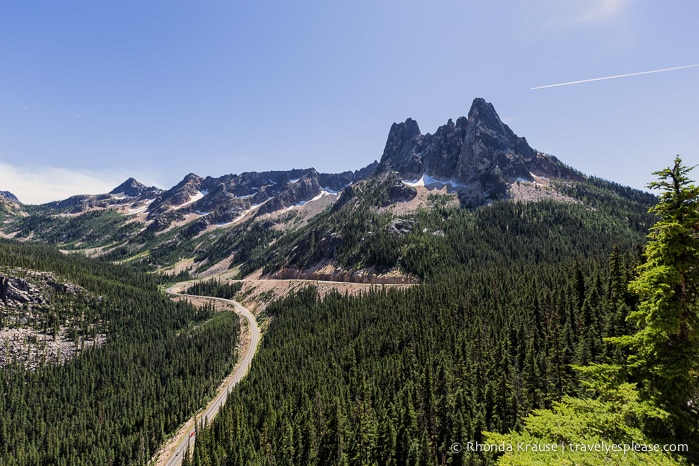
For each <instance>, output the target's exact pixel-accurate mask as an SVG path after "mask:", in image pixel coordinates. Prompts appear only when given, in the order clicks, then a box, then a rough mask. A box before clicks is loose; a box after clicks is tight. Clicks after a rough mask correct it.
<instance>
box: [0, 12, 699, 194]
mask: <svg viewBox="0 0 699 466" xmlns="http://www.w3.org/2000/svg"><path fill="white" fill-rule="evenodd" d="M698 17H699V2H695V1H693V0H685V1H679V0H666V1H664V2H657V1H652V0H570V1H562V0H512V1H493V2H481V1H465V0H461V1H454V0H436V1H431V2H427V1H412V0H369V1H365V0H355V1H352V2H339V1H338V2H336V1H331V0H311V1H303V0H300V1H298V2H287V1H276V0H275V1H272V0H258V1H237V0H228V1H199V2H194V1H178V0H169V1H158V0H139V1H132V0H123V1H119V2H95V1H93V0H85V1H73V0H63V1H61V2H56V1H48V0H47V1H19V0H17V1H5V2H2V3H0V190H9V191H12V192H13V193H15V194H16V195H17V196H18V197H19V198H20V200H22V201H23V202H25V203H38V202H46V201H49V200H56V199H62V198H65V197H68V196H69V195H72V194H78V193H92V194H96V193H102V192H107V191H109V190H111V189H112V188H113V187H115V186H116V185H117V184H119V183H120V182H121V181H123V180H124V179H125V178H127V177H129V176H134V177H136V178H137V179H139V180H141V181H142V182H144V183H147V184H155V185H158V186H160V187H171V186H172V185H174V184H175V183H177V182H178V181H179V180H181V179H182V178H183V177H184V176H185V175H186V174H187V173H189V172H194V173H197V174H199V175H201V176H207V175H211V176H220V175H223V174H227V173H241V172H244V171H262V170H275V169H276V170H282V169H290V168H302V167H311V166H312V167H315V168H317V169H318V170H319V171H323V172H338V171H344V170H355V169H358V168H361V167H363V166H365V165H367V164H369V163H371V162H372V161H374V160H376V159H379V158H380V157H381V153H382V151H383V146H384V144H385V141H386V136H387V134H388V130H389V128H390V126H391V123H393V122H394V121H404V120H405V119H406V118H408V117H411V118H413V119H415V120H417V122H418V123H419V125H420V128H421V130H422V132H423V133H427V132H434V131H435V130H436V129H437V127H438V126H440V125H442V124H444V123H445V122H446V121H447V120H448V119H449V118H457V117H459V116H462V115H466V114H467V112H468V110H469V107H470V104H471V102H472V100H473V99H474V98H475V97H483V98H485V99H486V100H487V101H489V102H491V103H492V104H493V105H494V106H495V109H496V110H497V111H498V113H499V114H500V116H501V118H502V119H503V120H504V121H505V122H506V123H507V124H508V125H509V126H510V127H511V128H512V130H513V131H514V132H515V133H517V134H518V135H520V136H524V137H526V138H527V140H528V141H529V143H530V144H531V145H532V146H533V147H535V148H536V149H539V150H541V151H543V152H546V153H550V154H554V155H556V156H557V157H558V158H559V159H561V160H562V161H563V162H565V163H567V164H569V165H571V166H573V167H575V168H577V169H579V170H581V171H583V172H585V173H588V174H592V175H596V176H600V177H603V178H607V179H611V180H614V181H618V182H620V183H623V184H625V185H630V186H633V187H637V188H643V187H644V186H645V185H646V184H647V183H648V182H649V181H651V180H652V179H653V177H652V175H651V172H653V171H655V170H659V169H661V168H663V167H665V166H668V165H670V164H671V162H672V159H673V157H674V156H675V154H680V155H681V156H682V157H683V159H684V160H685V162H686V163H687V164H695V163H699V89H698V87H697V84H699V67H697V68H687V69H682V70H674V71H668V72H663V73H655V74H648V75H640V76H632V77H626V78H620V79H612V80H606V81H597V82H590V83H584V84H577V85H570V86H562V87H556V88H547V89H538V90H532V89H531V88H532V87H536V86H541V85H546V84H554V83H560V82H567V81H576V80H584V79H589V78H596V77H603V76H611V75H619V74H625V73H634V72H641V71H647V70H656V69H664V68H671V67H677V66H685V65H693V64H698V63H699V53H697V45H698V44H699V28H697V27H696V18H698ZM695 177H699V175H695Z"/></svg>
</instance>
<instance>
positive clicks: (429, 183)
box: [402, 174, 466, 188]
mask: <svg viewBox="0 0 699 466" xmlns="http://www.w3.org/2000/svg"><path fill="white" fill-rule="evenodd" d="M402 181H403V183H405V184H406V185H408V186H411V187H413V188H414V187H416V186H424V187H428V188H430V187H435V186H438V187H439V188H443V187H444V186H447V185H449V186H451V187H452V188H465V187H466V185H464V184H460V183H457V182H456V181H454V180H447V181H442V180H438V179H437V178H434V177H432V176H430V175H428V174H424V175H422V176H421V177H420V178H418V179H417V180H402Z"/></svg>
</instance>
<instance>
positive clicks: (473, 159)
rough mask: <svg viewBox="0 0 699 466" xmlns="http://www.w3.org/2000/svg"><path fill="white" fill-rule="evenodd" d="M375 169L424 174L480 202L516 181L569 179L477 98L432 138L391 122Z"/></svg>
mask: <svg viewBox="0 0 699 466" xmlns="http://www.w3.org/2000/svg"><path fill="white" fill-rule="evenodd" d="M378 170H380V171H383V170H394V171H397V172H398V173H399V175H400V176H401V177H402V178H403V179H417V178H420V177H421V176H422V175H428V176H431V177H434V178H436V179H440V180H452V181H454V182H455V183H457V184H460V185H462V186H467V187H468V191H470V192H471V193H474V196H475V198H483V199H484V198H487V197H489V196H496V197H497V196H500V195H504V194H505V193H506V192H507V186H508V185H509V184H510V183H512V182H513V181H514V180H516V179H525V180H532V179H533V178H532V175H541V176H546V177H565V176H572V170H570V169H568V168H567V167H564V166H563V165H562V164H561V163H560V162H559V161H558V160H556V159H555V158H553V157H550V156H545V155H543V154H539V153H538V152H537V151H535V150H534V149H532V148H531V147H530V146H529V144H528V143H527V140H526V139H524V138H522V137H518V136H517V135H516V134H515V133H514V132H513V131H512V130H511V129H510V128H509V126H507V125H506V124H505V123H503V122H502V120H501V119H500V117H499V116H498V114H497V112H496V111H495V108H494V107H493V105H492V104H491V103H489V102H486V101H485V99H482V98H480V97H479V98H476V99H474V100H473V103H472V105H471V108H470V110H469V112H468V117H467V118H466V117H460V118H458V119H457V120H456V123H454V121H453V120H452V119H449V121H448V122H447V123H446V124H445V125H443V126H441V127H439V128H438V129H437V131H435V133H434V134H429V133H428V134H425V135H423V134H421V133H420V129H419V127H418V125H417V122H415V121H414V120H412V119H410V118H408V119H407V120H406V121H405V123H394V124H393V125H392V126H391V130H390V131H389V133H388V139H387V140H386V146H385V149H384V153H383V156H382V157H381V163H380V165H379V169H378ZM569 172H570V173H569ZM479 193H480V194H479ZM481 200H482V199H481Z"/></svg>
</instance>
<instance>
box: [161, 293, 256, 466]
mask: <svg viewBox="0 0 699 466" xmlns="http://www.w3.org/2000/svg"><path fill="white" fill-rule="evenodd" d="M175 288H176V286H173V287H171V288H168V289H167V290H166V292H167V293H168V294H171V295H175V296H188V297H192V298H205V299H210V300H214V301H221V302H224V303H227V304H232V305H233V306H234V308H235V312H236V313H237V314H238V315H239V316H241V317H242V318H244V319H245V320H246V321H247V329H248V331H247V335H246V336H247V337H248V341H247V342H246V344H243V342H242V341H241V342H240V347H241V348H245V353H244V354H242V355H240V356H239V359H238V362H236V365H235V368H234V369H233V373H232V374H231V376H229V377H227V378H226V383H225V384H224V385H223V386H222V387H220V388H219V391H218V393H217V394H216V397H215V398H214V399H213V400H212V401H211V402H209V404H208V405H207V406H206V408H205V409H204V410H203V411H202V412H199V413H197V415H196V416H195V417H193V418H192V419H190V420H189V421H187V423H186V424H185V427H187V428H186V429H181V430H180V431H179V432H178V434H177V436H176V438H175V439H174V441H173V440H171V441H170V442H169V443H170V444H172V443H174V444H175V446H174V447H169V448H167V449H166V450H165V451H163V452H162V454H161V455H160V458H159V459H158V460H157V464H158V465H163V464H164V465H166V466H180V465H181V464H182V458H183V457H184V455H185V453H186V451H187V448H189V449H190V451H191V449H193V448H194V442H195V440H196V438H195V437H196V436H195V435H194V425H195V423H196V422H202V421H203V420H205V419H206V420H207V421H208V422H209V423H210V422H211V421H213V419H214V417H216V415H217V414H218V411H219V410H220V409H221V406H223V405H224V404H225V403H226V399H227V398H228V393H230V391H231V390H232V388H233V387H234V386H235V385H236V384H237V383H238V382H240V381H241V380H242V378H243V377H245V374H247V373H248V370H249V369H250V364H251V363H252V358H253V356H255V352H256V351H257V346H258V344H259V343H260V335H261V334H260V327H259V326H258V325H257V320H256V319H255V316H254V315H253V314H252V312H250V311H248V310H247V309H246V308H245V307H243V306H242V305H241V304H240V303H238V302H237V301H233V300H231V299H223V298H213V297H210V296H199V295H187V294H180V293H176V292H175V291H174V289H175ZM242 329H243V325H242V320H241V338H242V336H243V331H242Z"/></svg>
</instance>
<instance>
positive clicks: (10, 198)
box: [0, 191, 20, 204]
mask: <svg viewBox="0 0 699 466" xmlns="http://www.w3.org/2000/svg"><path fill="white" fill-rule="evenodd" d="M0 198H4V199H5V200H8V201H10V202H15V203H17V204H20V202H19V199H17V196H15V195H14V194H12V193H11V192H9V191H0Z"/></svg>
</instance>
